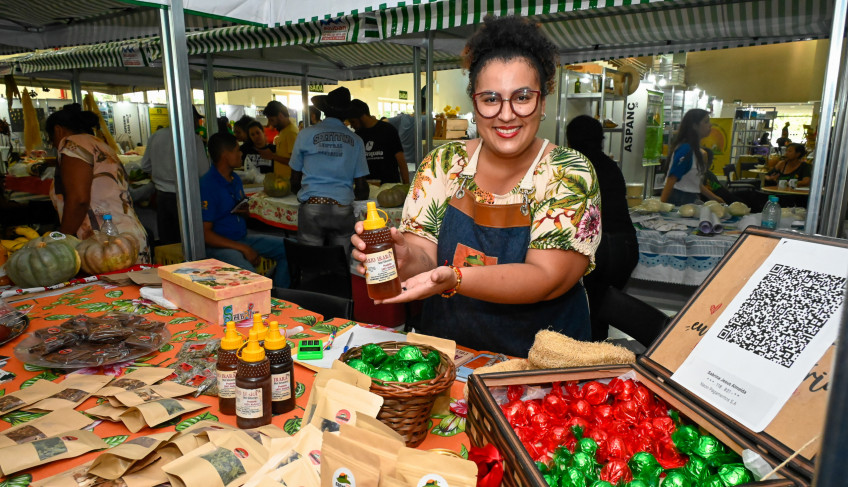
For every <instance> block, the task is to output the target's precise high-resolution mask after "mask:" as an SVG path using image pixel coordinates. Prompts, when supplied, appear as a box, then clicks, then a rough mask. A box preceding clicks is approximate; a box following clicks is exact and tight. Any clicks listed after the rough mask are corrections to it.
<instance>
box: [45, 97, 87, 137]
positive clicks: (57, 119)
mask: <svg viewBox="0 0 848 487" xmlns="http://www.w3.org/2000/svg"><path fill="white" fill-rule="evenodd" d="M57 125H58V126H62V127H65V128H66V129H68V130H70V131H71V132H73V133H75V134H89V135H94V127H97V126H98V125H100V119H99V118H97V115H96V114H95V113H94V112H89V111H86V110H83V109H82V106H80V104H79V103H70V104H68V105H65V106H63V107H62V108H61V109H60V110H56V111H55V112H53V113H52V114H51V115H50V116H49V117H47V121H46V122H45V123H44V129H45V130H46V131H47V133H48V134H50V136H51V137H53V129H54V128H56V126H57Z"/></svg>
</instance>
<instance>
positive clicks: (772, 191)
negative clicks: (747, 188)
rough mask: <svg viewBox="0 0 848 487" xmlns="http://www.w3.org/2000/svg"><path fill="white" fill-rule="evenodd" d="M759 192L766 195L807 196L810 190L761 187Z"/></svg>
mask: <svg viewBox="0 0 848 487" xmlns="http://www.w3.org/2000/svg"><path fill="white" fill-rule="evenodd" d="M760 191H762V192H763V193H768V194H777V195H793V196H809V195H810V188H789V187H786V188H778V187H777V186H763V187H762V188H760Z"/></svg>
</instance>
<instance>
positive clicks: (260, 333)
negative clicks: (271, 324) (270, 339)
mask: <svg viewBox="0 0 848 487" xmlns="http://www.w3.org/2000/svg"><path fill="white" fill-rule="evenodd" d="M253 330H254V331H256V336H257V337H258V338H259V341H262V340H264V339H265V335H266V334H267V333H268V327H267V326H265V323H264V322H263V321H262V315H261V314H259V313H255V314H254V315H253Z"/></svg>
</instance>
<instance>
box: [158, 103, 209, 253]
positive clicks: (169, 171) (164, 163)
mask: <svg viewBox="0 0 848 487" xmlns="http://www.w3.org/2000/svg"><path fill="white" fill-rule="evenodd" d="M192 109H193V111H194V125H195V127H198V126H199V125H200V120H201V118H202V117H201V116H200V114H199V113H198V112H197V110H196V109H194V108H193V107H192ZM194 150H195V151H196V152H197V159H196V160H195V161H192V162H193V163H194V166H195V167H196V169H197V177H202V176H203V175H204V174H206V171H208V170H209V159H208V158H207V157H206V148H205V147H204V146H203V140H201V138H200V136H199V135H196V136H195V137H194ZM141 169H142V171H144V172H146V173H148V174H150V179H152V180H153V185H154V186H155V187H156V229H157V233H158V234H159V245H168V244H173V243H177V242H180V241H182V237H181V235H180V228H181V227H180V212H179V207H178V206H177V162H176V157H175V156H174V135H173V132H171V130H159V131H157V132H156V133H155V134H153V135H152V136H151V137H150V139H149V140H148V141H147V150H145V151H144V156H142V158H141Z"/></svg>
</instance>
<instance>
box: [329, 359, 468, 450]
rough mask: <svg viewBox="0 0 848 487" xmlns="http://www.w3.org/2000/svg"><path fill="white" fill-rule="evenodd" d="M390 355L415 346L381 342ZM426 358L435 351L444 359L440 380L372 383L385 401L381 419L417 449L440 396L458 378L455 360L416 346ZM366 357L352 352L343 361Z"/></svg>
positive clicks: (374, 390)
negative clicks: (434, 404) (406, 347)
mask: <svg viewBox="0 0 848 487" xmlns="http://www.w3.org/2000/svg"><path fill="white" fill-rule="evenodd" d="M377 345H379V346H380V347H381V348H382V349H383V350H385V351H386V353H387V354H389V355H394V354H395V353H397V351H398V350H400V349H401V347H405V346H407V345H413V344H410V343H406V342H383V343H378V344H377ZM414 345H415V346H416V347H418V348H419V349H420V350H421V352H422V353H424V355H426V354H428V353H430V352H431V351H435V352H436V353H438V354H439V356H440V357H441V361H440V362H439V367H438V368H437V369H436V378H435V379H431V380H422V381H418V382H383V383H382V384H377V383H376V382H373V381H372V382H371V392H373V393H374V394H377V395H378V396H380V397H382V398H383V407H382V408H381V409H380V413H379V414H378V415H377V419H379V420H380V421H382V422H383V423H385V424H386V425H388V426H389V427H390V428H392V429H393V430H395V431H397V432H398V433H399V434H400V435H401V436H403V439H404V441H406V446H408V447H410V448H415V447H416V446H418V445H420V444H421V442H422V441H424V438H425V437H426V436H427V423H428V421H430V410H431V409H433V403H434V402H436V397H437V396H438V395H439V394H441V393H442V392H444V391H445V390H447V389H449V388H450V386H451V385H453V381H454V379H456V366H454V364H453V359H452V358H451V357H448V356H447V355H445V354H444V353H442V352H439V351H438V350H436V349H435V348H433V347H430V346H427V345H419V344H414ZM361 356H362V348H361V347H356V348H352V349H350V350H348V351H347V352H346V353H345V354H344V355H342V356H341V358H340V360H341V361H342V362H348V361H350V360H352V359H356V358H360V357H361Z"/></svg>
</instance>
